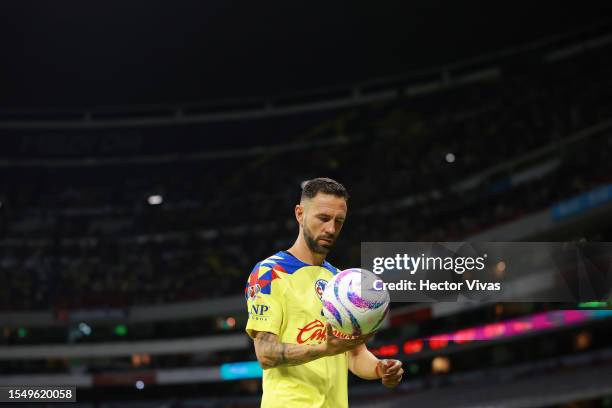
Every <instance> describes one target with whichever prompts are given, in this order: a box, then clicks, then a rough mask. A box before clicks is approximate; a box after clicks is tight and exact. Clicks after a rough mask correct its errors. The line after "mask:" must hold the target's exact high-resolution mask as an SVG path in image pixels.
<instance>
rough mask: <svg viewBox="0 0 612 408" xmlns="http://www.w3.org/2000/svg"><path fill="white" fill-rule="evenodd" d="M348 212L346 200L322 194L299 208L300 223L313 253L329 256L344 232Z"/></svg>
mask: <svg viewBox="0 0 612 408" xmlns="http://www.w3.org/2000/svg"><path fill="white" fill-rule="evenodd" d="M300 207H301V211H300ZM346 211H347V206H346V200H345V199H344V198H342V197H336V196H334V195H331V194H322V193H319V194H317V195H316V196H314V197H313V198H311V199H310V200H305V201H304V202H302V204H300V205H299V206H298V221H299V222H300V225H301V227H302V233H303V234H304V240H305V241H306V244H307V245H308V247H309V248H310V250H311V251H312V252H314V253H318V254H327V253H328V252H329V251H330V250H331V249H332V247H333V246H334V244H335V243H336V239H337V238H338V236H339V235H340V231H341V230H342V225H343V224H344V220H345V219H346Z"/></svg>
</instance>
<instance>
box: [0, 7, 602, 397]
mask: <svg viewBox="0 0 612 408" xmlns="http://www.w3.org/2000/svg"><path fill="white" fill-rule="evenodd" d="M260 6H261V5H257V6H256V5H254V4H242V5H240V4H238V3H232V4H229V3H223V2H215V1H213V2H210V3H208V2H207V4H206V5H204V4H201V3H199V2H189V1H185V2H183V3H181V4H170V3H169V2H166V3H165V5H164V6H161V5H159V4H156V5H153V4H150V3H149V2H143V1H130V2H128V4H123V5H119V4H118V3H116V4H113V3H112V2H111V3H101V2H97V1H94V2H91V4H89V5H87V6H84V5H83V4H82V3H79V2H74V1H69V2H65V3H64V4H54V5H51V4H43V3H39V4H38V5H34V4H31V3H29V4H27V3H26V2H12V1H11V2H7V4H5V5H3V6H2V8H3V9H5V10H6V12H3V13H0V21H1V22H0V33H2V38H3V40H2V41H4V43H5V44H4V45H5V47H3V48H4V50H5V55H4V60H5V61H4V62H3V64H2V65H4V66H3V67H2V68H0V73H1V74H0V78H2V88H3V92H2V95H1V96H0V136H1V137H0V279H1V280H2V282H3V284H2V285H0V327H1V328H2V336H0V341H1V342H2V346H1V347H0V388H2V387H4V388H7V387H23V386H40V387H51V386H72V387H75V389H76V396H77V397H76V402H74V403H72V404H71V405H70V406H74V407H83V408H128V407H138V408H161V407H166V408H218V407H234V408H238V407H240V408H248V407H259V406H260V404H261V399H262V375H263V372H264V371H265V370H264V369H262V366H261V364H260V362H259V361H258V356H257V355H256V351H255V349H254V347H253V343H254V342H253V340H252V339H251V338H249V336H248V335H247V334H246V333H245V327H246V326H247V321H248V320H249V313H248V310H247V303H246V302H245V295H246V297H247V298H249V297H251V295H250V294H249V293H248V289H249V286H248V285H247V287H246V288H245V284H246V283H247V281H248V280H249V274H250V273H251V271H252V270H253V266H254V265H256V264H257V263H258V262H260V261H262V260H264V259H266V258H268V257H269V256H270V255H271V254H274V253H275V252H277V251H282V250H286V249H287V248H290V247H291V245H292V244H293V242H294V240H295V237H296V232H297V224H296V221H295V219H294V217H293V214H292V211H293V208H294V206H295V205H296V204H298V203H299V202H300V194H301V192H302V189H303V188H304V187H305V185H306V184H304V182H305V181H306V180H311V179H313V178H315V177H329V178H332V179H334V180H338V181H339V182H341V183H342V184H343V185H344V186H346V188H347V190H348V192H349V194H350V200H349V201H348V203H349V204H348V208H349V211H348V217H347V220H346V225H345V226H344V228H343V232H342V235H341V237H340V238H339V239H338V242H337V244H336V245H335V246H334V248H333V250H332V251H331V252H330V254H329V257H328V258H327V259H328V260H329V261H330V262H331V263H332V264H334V265H335V266H337V267H338V269H339V270H342V269H347V268H352V267H360V266H361V265H362V264H363V243H364V242H421V243H430V242H476V243H478V242H513V243H532V242H550V243H565V242H570V243H574V244H576V245H587V244H593V243H594V244H597V243H600V244H602V245H603V244H604V243H609V242H611V241H612V216H611V214H612V161H611V160H610V158H611V157H612V155H611V154H610V153H611V152H612V18H611V17H612V13H610V12H612V9H611V7H610V5H609V4H606V3H605V2H599V3H596V2H593V3H588V4H583V5H574V6H572V7H570V6H563V5H561V4H556V3H552V2H549V1H542V2H537V4H529V3H526V2H523V3H522V4H521V3H512V4H511V3H509V2H505V3H503V4H497V5H491V4H488V3H486V2H483V1H476V0H470V1H468V2H466V3H465V4H462V5H458V4H455V3H452V2H435V4H433V3H431V2H425V1H418V2H416V3H411V4H401V5H398V4H386V5H382V4H380V5H378V4H370V5H368V6H367V7H366V6H364V5H361V4H354V5H352V6H351V7H345V6H341V5H325V6H323V5H314V4H309V5H308V6H305V5H287V4H285V5H283V6H279V8H277V9H275V10H273V11H270V10H264V9H263V8H260ZM58 8H59V9H61V10H58ZM263 22H265V24H263ZM314 22H316V24H315V23H314ZM517 22H520V24H519V23H517ZM264 25H265V27H264ZM605 248H612V247H605ZM600 255H601V257H600V258H598V262H599V263H598V266H601V267H602V268H603V269H605V270H606V271H607V273H608V275H607V279H608V280H607V281H605V282H604V283H602V285H601V286H602V287H607V288H609V287H610V286H609V285H610V283H611V282H612V280H611V279H612V277H611V276H610V275H609V273H610V272H609V271H610V270H612V268H611V265H612V263H611V261H612V252H609V250H608V251H607V252H606V251H603V254H600ZM499 265H500V264H498V270H497V273H498V275H499V276H503V275H504V274H506V273H510V272H509V271H508V272H506V270H505V264H504V265H502V266H499ZM563 267H564V268H565V265H564V266H563ZM562 269H563V268H562ZM564 270H566V269H564ZM546 272H547V271H546V270H535V269H534V270H524V271H521V273H523V274H524V276H525V279H523V280H521V281H520V282H519V283H518V284H517V285H516V288H515V289H516V291H517V293H518V294H519V295H522V296H524V297H525V298H529V299H530V300H529V301H489V302H479V303H470V302H449V301H439V302H395V301H392V302H391V306H390V311H389V313H388V315H387V317H386V318H385V320H384V321H383V322H382V325H381V326H380V328H379V329H378V331H377V332H376V333H375V335H374V336H373V337H372V338H371V339H369V341H368V343H367V347H368V349H369V350H370V351H371V352H372V354H374V355H375V356H376V357H377V358H380V359H397V360H399V361H401V362H402V364H403V370H404V375H403V379H402V381H401V383H400V384H399V385H397V386H396V387H394V388H386V387H383V386H382V385H381V384H380V381H369V380H364V379H362V378H358V376H355V375H353V374H350V373H349V374H348V399H349V402H350V406H351V407H373V408H378V407H380V408H386V407H403V406H413V407H485V406H486V407H551V408H552V407H555V408H557V407H567V408H569V407H584V408H591V407H612V342H611V341H610V337H609V333H610V332H608V330H611V329H612V312H611V309H612V303H611V302H612V297H610V293H608V294H607V297H606V296H605V295H604V296H603V297H602V298H598V299H595V298H593V299H588V298H587V299H584V298H581V300H580V301H579V302H578V301H577V302H563V301H556V300H555V299H553V298H552V297H546V296H545V295H542V294H546V293H547V291H549V290H551V289H552V287H553V284H554V282H552V281H551V279H550V275H549V274H547V273H546ZM568 273H569V277H568V275H567V274H566V275H565V277H566V278H567V279H568V280H569V281H571V282H573V281H572V279H574V278H575V276H574V275H572V273H573V270H571V269H570V272H568ZM317 284H318V283H317ZM606 285H608V286H606ZM319 289H322V288H319V287H318V286H317V287H316V290H317V291H318V290H319ZM595 289H597V288H595ZM258 290H259V287H258ZM309 290H311V289H309ZM319 297H321V294H320V293H319ZM540 299H541V300H540ZM606 333H608V334H606ZM299 336H301V337H300V339H303V340H304V341H311V340H312V341H319V342H320V341H322V340H324V339H325V338H326V337H325V323H324V322H323V319H321V320H318V319H317V320H313V321H312V324H309V325H305V326H303V327H300V333H299ZM264 368H265V367H264ZM274 369H275V368H272V370H274ZM14 405H15V406H20V407H30V406H31V407H60V406H66V403H63V402H35V401H19V403H18V404H17V402H15V403H14ZM7 406H12V405H11V403H10V402H8V403H7Z"/></svg>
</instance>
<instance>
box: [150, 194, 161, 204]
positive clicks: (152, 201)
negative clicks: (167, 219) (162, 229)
mask: <svg viewBox="0 0 612 408" xmlns="http://www.w3.org/2000/svg"><path fill="white" fill-rule="evenodd" d="M147 202H148V203H149V205H160V204H161V203H163V202H164V197H162V196H161V195H159V194H153V195H150V196H149V198H147Z"/></svg>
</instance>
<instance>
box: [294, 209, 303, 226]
mask: <svg viewBox="0 0 612 408" xmlns="http://www.w3.org/2000/svg"><path fill="white" fill-rule="evenodd" d="M295 219H296V220H297V222H298V224H300V226H302V225H303V222H304V206H303V205H301V204H298V205H296V206H295Z"/></svg>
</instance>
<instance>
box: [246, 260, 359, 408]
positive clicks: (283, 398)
mask: <svg viewBox="0 0 612 408" xmlns="http://www.w3.org/2000/svg"><path fill="white" fill-rule="evenodd" d="M336 273H338V270H337V269H336V268H335V267H333V266H332V265H330V264H329V263H328V262H327V261H325V262H324V263H323V265H321V266H314V265H309V264H306V263H304V262H302V261H300V260H299V259H297V258H296V257H294V256H293V255H291V254H290V253H289V252H287V251H281V252H278V253H276V254H275V255H273V256H271V257H269V258H267V259H265V260H263V261H261V262H259V263H257V264H256V265H255V267H254V268H253V271H252V272H251V275H250V276H249V280H248V282H247V285H246V287H245V297H246V299H247V309H248V313H249V319H248V322H247V325H246V332H247V333H248V334H249V336H250V337H253V332H254V331H263V332H270V333H274V334H275V335H277V336H278V338H279V341H280V342H282V343H290V344H317V343H322V342H324V341H325V318H324V317H323V312H322V302H321V296H322V294H323V290H324V289H325V285H326V283H327V282H328V281H329V280H330V279H331V278H332V277H333V276H334V275H335V274H336ZM334 334H335V335H337V336H339V337H345V338H346V337H347V336H346V335H343V334H342V333H338V332H336V331H334ZM347 377H348V357H347V355H346V353H343V354H338V355H335V356H332V357H322V358H319V359H317V360H314V361H310V362H308V363H305V364H301V365H296V366H279V367H275V368H270V369H267V370H264V372H263V396H262V400H261V406H262V407H263V408H275V407H279V408H301V407H304V408H315V407H320V408H323V407H325V408H327V407H329V408H342V407H348V391H347Z"/></svg>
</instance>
